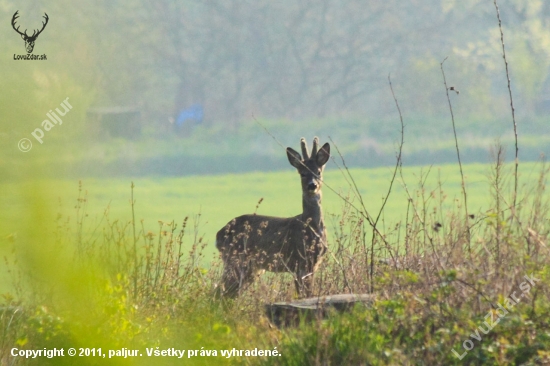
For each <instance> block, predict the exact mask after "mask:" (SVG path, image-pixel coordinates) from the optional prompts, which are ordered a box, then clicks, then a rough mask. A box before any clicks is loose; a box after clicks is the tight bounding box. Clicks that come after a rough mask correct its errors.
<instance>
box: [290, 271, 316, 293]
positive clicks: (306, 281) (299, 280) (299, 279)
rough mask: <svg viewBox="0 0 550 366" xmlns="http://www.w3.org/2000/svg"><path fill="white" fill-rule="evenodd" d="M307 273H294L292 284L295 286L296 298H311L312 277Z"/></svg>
mask: <svg viewBox="0 0 550 366" xmlns="http://www.w3.org/2000/svg"><path fill="white" fill-rule="evenodd" d="M312 275H313V273H311V272H309V271H298V272H297V273H295V276H296V277H295V278H294V284H295V285H296V293H297V294H298V296H305V297H310V296H311V286H312V277H313V276H312Z"/></svg>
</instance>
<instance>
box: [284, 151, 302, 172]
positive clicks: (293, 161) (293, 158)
mask: <svg viewBox="0 0 550 366" xmlns="http://www.w3.org/2000/svg"><path fill="white" fill-rule="evenodd" d="M286 156H287V157H288V161H289V163H290V165H292V166H293V167H295V168H296V169H300V168H301V167H302V157H301V156H300V153H298V152H297V151H296V150H294V149H293V148H291V147H287V148H286Z"/></svg>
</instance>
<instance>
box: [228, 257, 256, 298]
mask: <svg viewBox="0 0 550 366" xmlns="http://www.w3.org/2000/svg"><path fill="white" fill-rule="evenodd" d="M253 267H254V266H253V265H252V264H251V263H247V264H240V265H239V263H232V265H229V264H227V263H226V265H225V266H224V271H223V275H222V285H223V290H222V292H223V296H226V297H228V298H235V297H236V296H237V295H239V293H240V292H241V291H242V290H243V289H244V288H246V287H247V286H248V285H249V284H250V283H252V282H253V281H254V278H255V276H254V274H255V271H254V268H253Z"/></svg>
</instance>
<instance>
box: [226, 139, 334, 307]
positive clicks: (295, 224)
mask: <svg viewBox="0 0 550 366" xmlns="http://www.w3.org/2000/svg"><path fill="white" fill-rule="evenodd" d="M300 143H301V147H302V155H303V158H302V156H300V154H299V153H298V152H296V151H295V150H293V149H291V148H290V147H288V148H287V149H286V154H287V157H288V161H289V162H290V164H291V165H292V166H293V167H295V168H296V169H297V170H298V173H300V176H301V181H302V206H303V212H302V213H301V214H299V215H297V216H294V217H289V218H282V217H272V216H260V215H256V214H252V215H243V216H239V217H236V218H234V219H233V220H231V221H230V222H229V223H228V224H227V225H226V226H225V227H223V228H222V229H221V230H220V231H218V233H217V235H216V247H217V248H218V250H219V251H220V253H221V256H222V260H223V264H224V268H223V275H222V281H221V282H222V284H221V286H220V287H221V289H220V288H218V295H222V296H227V297H230V298H232V297H235V296H237V295H238V294H239V292H240V291H241V289H243V288H244V286H246V285H248V284H250V283H251V282H252V281H253V280H254V278H255V277H257V276H258V275H259V274H261V273H263V272H265V271H266V270H267V271H270V272H291V273H293V274H294V281H295V285H296V291H297V292H298V294H305V295H306V296H311V284H312V275H313V272H314V271H315V270H316V269H317V267H318V265H319V264H320V262H321V258H322V256H323V254H324V253H325V251H326V249H327V235H326V229H325V223H324V220H323V212H322V210H321V186H322V184H323V180H322V173H323V167H324V165H325V164H326V163H327V161H328V159H329V157H330V145H329V144H328V143H326V144H324V145H323V147H321V149H319V148H318V145H319V139H318V138H317V137H315V138H314V139H313V148H312V151H311V155H309V153H308V148H307V143H306V140H305V139H304V138H302V139H301V140H300Z"/></svg>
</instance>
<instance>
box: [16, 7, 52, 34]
mask: <svg viewBox="0 0 550 366" xmlns="http://www.w3.org/2000/svg"><path fill="white" fill-rule="evenodd" d="M17 13H19V10H17V11H16V12H15V14H13V18H11V26H12V27H13V29H14V30H15V31H16V32H17V33H19V34H20V35H22V36H27V30H26V29H25V33H21V32H19V27H17V28H15V21H16V19H17V18H19V15H17ZM44 14H45V13H44ZM27 37H28V36H27Z"/></svg>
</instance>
